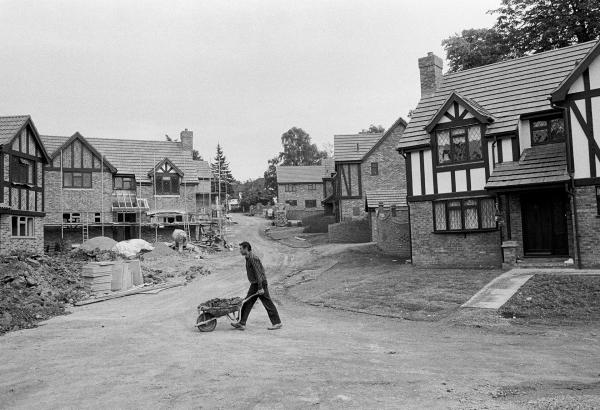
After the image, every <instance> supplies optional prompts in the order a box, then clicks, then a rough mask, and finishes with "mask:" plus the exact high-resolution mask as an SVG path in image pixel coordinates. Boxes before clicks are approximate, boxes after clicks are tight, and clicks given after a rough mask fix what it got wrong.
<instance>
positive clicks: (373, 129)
mask: <svg viewBox="0 0 600 410" xmlns="http://www.w3.org/2000/svg"><path fill="white" fill-rule="evenodd" d="M384 131H385V128H383V127H382V126H381V125H373V124H371V125H369V128H368V129H366V130H365V129H363V130H362V131H361V132H359V134H379V133H382V132H384Z"/></svg>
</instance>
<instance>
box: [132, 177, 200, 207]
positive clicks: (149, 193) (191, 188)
mask: <svg viewBox="0 0 600 410" xmlns="http://www.w3.org/2000/svg"><path fill="white" fill-rule="evenodd" d="M153 189H154V187H153V185H151V184H150V185H142V188H141V194H139V197H140V198H146V199H147V200H148V205H150V211H153V210H161V209H169V210H181V211H183V210H184V209H187V211H188V212H189V213H196V212H197V211H198V208H197V203H196V192H197V189H198V184H186V185H185V188H184V186H183V185H180V186H179V195H159V196H157V197H156V205H155V198H154V192H153ZM138 192H139V187H138ZM200 197H202V196H201V195H200ZM185 198H187V200H186V199H185Z"/></svg>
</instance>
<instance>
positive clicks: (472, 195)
mask: <svg viewBox="0 0 600 410" xmlns="http://www.w3.org/2000/svg"><path fill="white" fill-rule="evenodd" d="M599 54H600V47H599V45H598V43H596V42H587V43H583V44H578V45H574V46H570V47H565V48H561V49H556V50H552V51H547V52H543V53H539V54H535V55H531V56H526V57H522V58H518V59H514V60H509V61H504V62H500V63H496V64H491V65H487V66H482V67H477V68H473V69H469V70H464V71H461V72H456V73H448V74H445V75H442V60H441V59H440V58H439V57H437V56H435V55H433V54H431V53H429V55H427V56H426V57H424V58H421V59H419V69H420V75H421V100H420V102H419V104H418V106H417V108H416V109H415V111H414V113H413V115H412V118H411V121H410V123H409V124H408V126H407V128H406V130H405V132H404V134H403V135H402V137H401V140H400V143H399V144H398V149H399V151H400V153H401V154H402V155H403V156H405V157H406V174H407V190H408V198H407V200H408V203H409V209H410V225H411V241H412V260H413V263H415V264H416V265H442V266H453V265H454V266H464V267H466V266H499V265H500V264H501V263H502V262H503V261H504V262H506V263H509V264H513V263H515V262H516V261H517V260H524V259H528V261H530V262H531V261H533V263H535V261H536V260H539V259H534V258H536V257H538V258H539V257H544V261H545V262H546V263H547V262H551V261H556V262H558V263H562V262H563V261H565V260H568V259H569V258H572V259H574V261H575V263H576V265H577V266H579V267H591V266H599V265H600V218H599V217H598V215H599V214H600V204H599V201H600V178H599V177H598V170H600V162H599V158H600V149H598V143H599V141H600V58H599V57H598V55H599ZM529 258H530V259H529ZM548 259H550V261H548Z"/></svg>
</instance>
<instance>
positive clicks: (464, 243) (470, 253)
mask: <svg viewBox="0 0 600 410" xmlns="http://www.w3.org/2000/svg"><path fill="white" fill-rule="evenodd" d="M410 223H411V237H412V260H413V264H415V265H416V266H433V267H457V268H475V267H499V266H501V264H502V251H501V247H500V245H501V244H500V233H499V232H498V231H491V232H473V233H433V208H432V204H431V202H429V201H424V202H411V203H410Z"/></svg>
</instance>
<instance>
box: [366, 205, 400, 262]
mask: <svg viewBox="0 0 600 410" xmlns="http://www.w3.org/2000/svg"><path fill="white" fill-rule="evenodd" d="M377 213H378V212H377V210H375V211H372V212H370V215H371V227H372V238H373V241H374V242H377V247H378V248H379V249H381V250H382V251H383V252H385V253H387V254H390V255H395V256H398V257H402V258H410V226H409V223H408V208H406V209H400V210H398V211H397V213H396V216H392V213H391V210H390V209H389V208H387V209H384V210H383V213H382V214H381V213H380V214H379V215H377Z"/></svg>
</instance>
